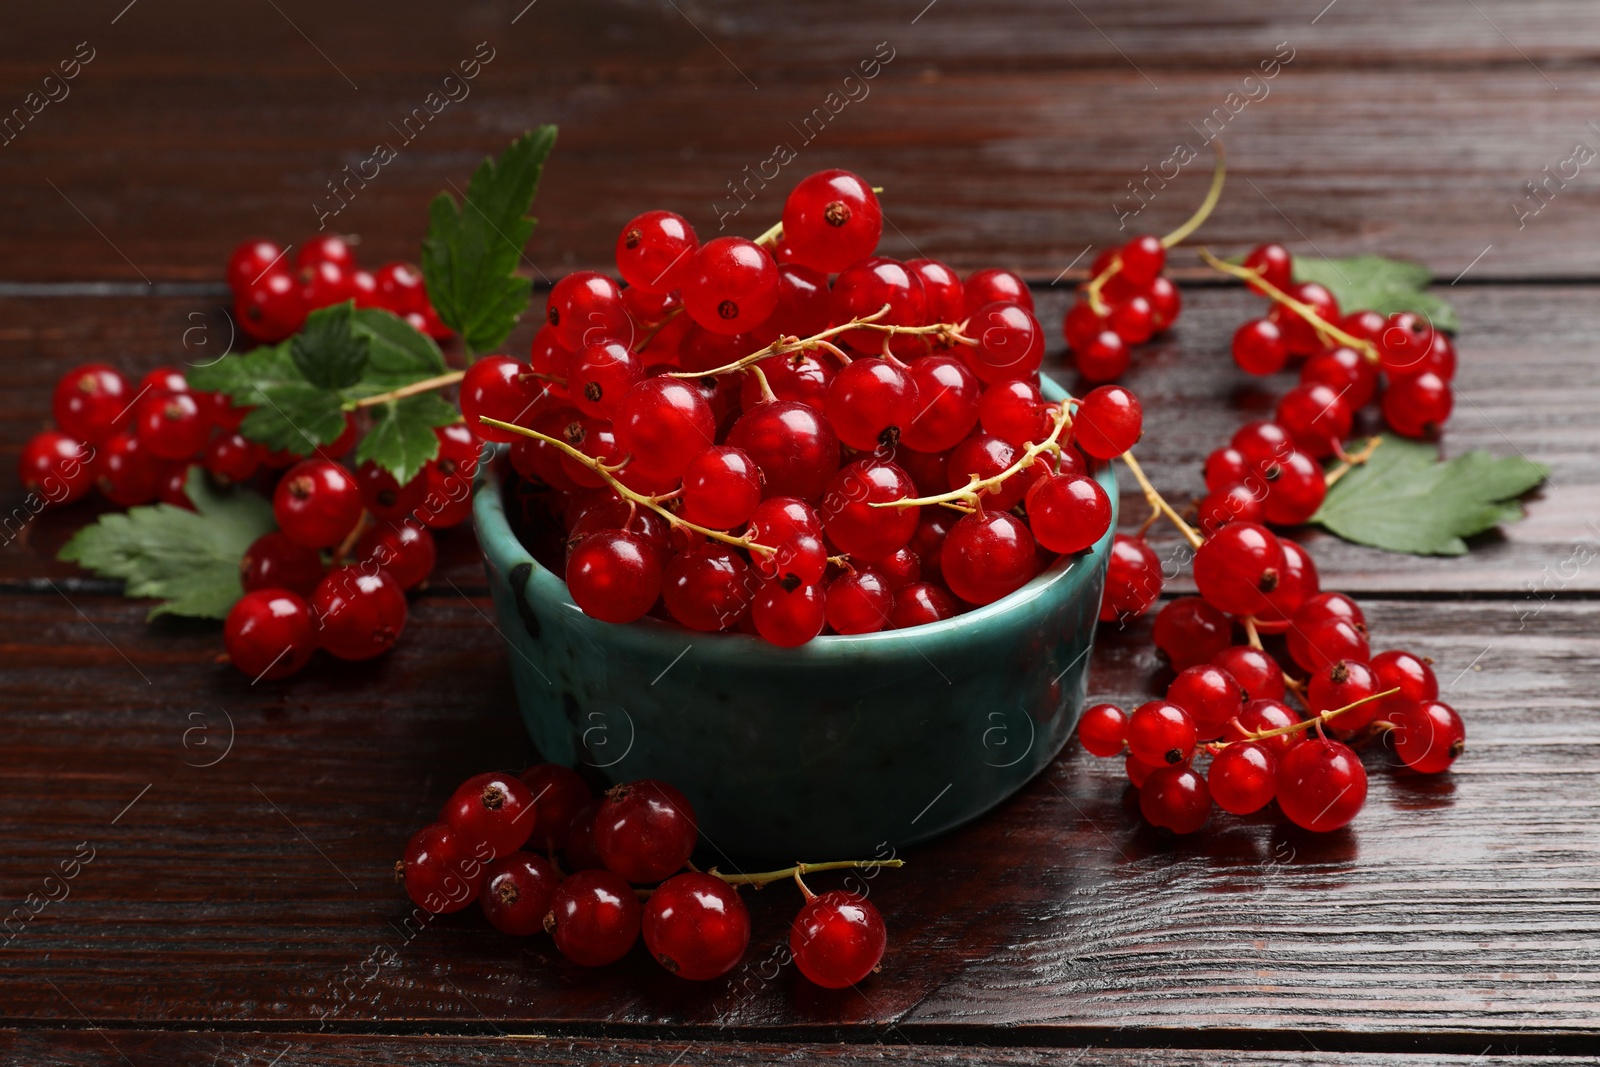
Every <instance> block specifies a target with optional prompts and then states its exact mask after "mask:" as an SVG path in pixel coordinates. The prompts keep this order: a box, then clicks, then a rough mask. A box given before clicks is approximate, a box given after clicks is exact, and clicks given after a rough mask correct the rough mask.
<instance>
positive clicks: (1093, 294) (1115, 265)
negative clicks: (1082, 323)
mask: <svg viewBox="0 0 1600 1067" xmlns="http://www.w3.org/2000/svg"><path fill="white" fill-rule="evenodd" d="M1121 269H1122V257H1121V256H1117V257H1115V258H1114V259H1112V260H1111V265H1110V266H1108V267H1107V268H1106V269H1105V270H1103V271H1101V272H1100V273H1099V274H1096V275H1095V276H1094V277H1093V278H1091V279H1089V284H1088V285H1086V286H1084V287H1083V295H1084V296H1085V297H1086V298H1087V299H1088V301H1089V306H1090V307H1091V308H1093V309H1094V313H1095V314H1096V315H1099V316H1101V317H1104V316H1106V315H1107V314H1109V313H1110V310H1111V309H1110V308H1108V307H1106V302H1105V301H1104V300H1102V299H1101V298H1100V290H1101V289H1104V288H1105V284H1106V282H1108V281H1110V280H1111V276H1112V275H1113V274H1116V273H1117V272H1118V271H1119V270H1121Z"/></svg>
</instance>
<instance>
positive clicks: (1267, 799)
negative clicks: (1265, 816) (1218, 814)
mask: <svg viewBox="0 0 1600 1067" xmlns="http://www.w3.org/2000/svg"><path fill="white" fill-rule="evenodd" d="M1206 781H1207V784H1208V785H1209V786H1210V788H1211V799H1212V800H1214V801H1216V802H1217V807H1219V808H1221V809H1222V810H1223V811H1226V812H1231V813H1232V814H1234V815H1251V814H1254V813H1255V812H1258V811H1260V810H1261V809H1262V808H1264V807H1266V806H1267V805H1268V804H1270V803H1271V802H1272V798H1273V796H1275V795H1276V794H1277V791H1278V765H1277V757H1276V755H1274V753H1273V750H1272V749H1270V748H1268V747H1267V746H1265V745H1263V744H1261V743H1260V742H1257V741H1238V742H1235V743H1233V744H1231V745H1227V746H1225V747H1224V748H1223V749H1222V751H1221V752H1218V753H1217V754H1216V755H1215V756H1213V757H1212V758H1211V769H1210V771H1209V772H1208V773H1207V776H1206Z"/></svg>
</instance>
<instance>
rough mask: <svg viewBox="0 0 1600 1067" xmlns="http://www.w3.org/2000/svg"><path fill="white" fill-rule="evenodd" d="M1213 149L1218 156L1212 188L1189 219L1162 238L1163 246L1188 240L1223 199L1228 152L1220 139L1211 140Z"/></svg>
mask: <svg viewBox="0 0 1600 1067" xmlns="http://www.w3.org/2000/svg"><path fill="white" fill-rule="evenodd" d="M1211 150H1212V152H1213V153H1215V155H1216V157H1217V161H1216V162H1215V163H1214V164H1212V167H1211V188H1210V189H1208V190H1206V198H1205V199H1204V200H1202V201H1200V206H1199V207H1198V208H1196V209H1195V212H1194V214H1193V215H1190V216H1189V221H1187V222H1185V223H1184V224H1183V225H1182V226H1179V227H1178V228H1177V229H1176V230H1173V231H1172V232H1171V233H1169V234H1167V235H1166V236H1165V237H1163V238H1162V239H1161V247H1162V248H1172V247H1174V246H1175V245H1180V244H1182V243H1183V242H1184V241H1185V240H1187V239H1188V238H1189V235H1190V234H1192V233H1194V231H1196V230H1198V229H1199V228H1200V227H1201V226H1203V225H1205V221H1206V219H1208V218H1210V217H1211V212H1212V210H1213V209H1215V208H1216V206H1217V202H1218V201H1219V200H1221V199H1222V182H1223V179H1225V178H1226V177H1227V176H1228V153H1226V152H1224V151H1223V150H1222V142H1221V141H1218V140H1213V141H1212V142H1211Z"/></svg>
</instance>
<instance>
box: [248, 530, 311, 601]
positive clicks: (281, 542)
mask: <svg viewBox="0 0 1600 1067" xmlns="http://www.w3.org/2000/svg"><path fill="white" fill-rule="evenodd" d="M322 573H323V571H322V554H321V553H319V552H318V551H317V550H316V549H314V548H306V547H305V546H304V545H297V544H295V543H294V542H293V541H291V540H289V539H288V538H287V537H285V536H283V534H282V533H280V532H279V531H277V530H271V531H269V532H267V533H264V534H262V535H261V536H260V537H258V538H256V539H255V540H254V541H252V542H251V543H250V547H249V548H247V549H245V551H244V556H243V557H242V558H241V559H240V560H239V584H240V585H242V586H244V588H245V589H246V590H247V591H252V592H253V591H255V590H257V589H288V590H292V591H293V592H295V593H298V594H299V595H300V596H302V597H310V596H311V594H313V593H315V592H316V590H317V586H318V585H319V584H321V582H322Z"/></svg>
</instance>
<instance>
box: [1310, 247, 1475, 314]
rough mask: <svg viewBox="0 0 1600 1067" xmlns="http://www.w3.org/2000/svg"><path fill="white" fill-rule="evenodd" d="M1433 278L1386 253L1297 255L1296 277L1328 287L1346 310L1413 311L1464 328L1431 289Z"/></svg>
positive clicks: (1427, 273) (1413, 265)
mask: <svg viewBox="0 0 1600 1067" xmlns="http://www.w3.org/2000/svg"><path fill="white" fill-rule="evenodd" d="M1432 278H1433V276H1432V274H1430V273H1429V271H1428V268H1427V267H1424V266H1422V265H1420V264H1417V263H1404V262H1401V261H1400V260H1398V259H1385V258H1384V257H1383V256H1351V257H1350V258H1348V259H1313V258H1310V257H1305V256H1295V257H1294V280H1295V281H1297V282H1316V283H1318V284H1319V285H1323V286H1326V287H1327V289H1328V291H1329V292H1331V293H1333V295H1334V296H1335V297H1336V298H1337V299H1338V301H1339V307H1340V308H1341V309H1342V310H1344V311H1358V310H1361V309H1363V308H1371V309H1372V310H1373V311H1377V312H1381V313H1382V314H1384V315H1392V314H1394V313H1395V312H1397V311H1412V312H1416V313H1417V314H1419V315H1424V316H1426V317H1427V319H1428V320H1429V321H1430V322H1432V323H1433V324H1434V325H1435V326H1437V327H1439V328H1440V329H1441V330H1446V331H1448V332H1450V333H1455V332H1456V331H1457V330H1459V329H1460V328H1461V323H1460V321H1459V320H1458V319H1457V318H1456V309H1455V308H1453V307H1451V306H1450V305H1449V303H1447V302H1446V301H1444V300H1442V299H1440V298H1439V297H1437V296H1435V295H1434V294H1432V293H1430V292H1429V291H1428V282H1429V281H1431V280H1432Z"/></svg>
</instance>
